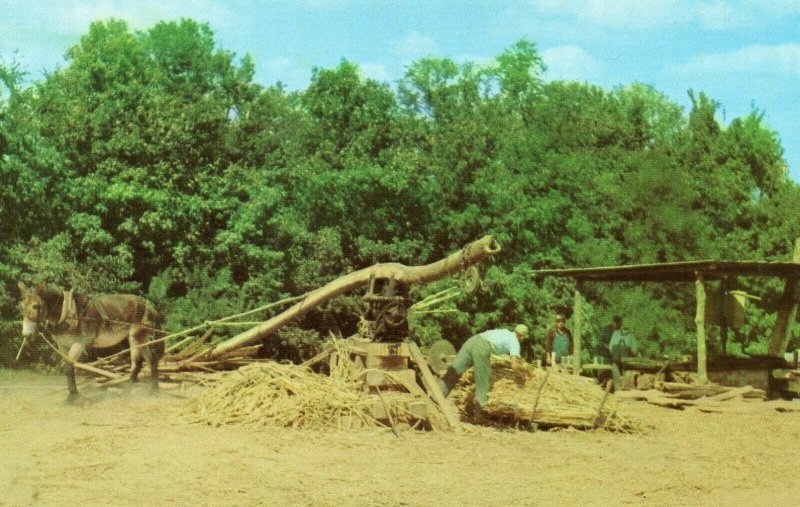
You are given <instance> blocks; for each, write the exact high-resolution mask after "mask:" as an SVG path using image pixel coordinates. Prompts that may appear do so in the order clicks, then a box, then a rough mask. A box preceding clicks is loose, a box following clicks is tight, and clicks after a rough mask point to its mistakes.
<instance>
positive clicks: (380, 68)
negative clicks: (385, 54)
mask: <svg viewBox="0 0 800 507" xmlns="http://www.w3.org/2000/svg"><path fill="white" fill-rule="evenodd" d="M358 68H359V69H360V70H361V75H362V76H364V77H365V78H367V79H374V80H375V81H378V82H380V83H383V82H389V81H391V80H392V78H391V76H390V75H389V71H387V70H386V67H385V66H384V65H383V64H381V63H359V64H358Z"/></svg>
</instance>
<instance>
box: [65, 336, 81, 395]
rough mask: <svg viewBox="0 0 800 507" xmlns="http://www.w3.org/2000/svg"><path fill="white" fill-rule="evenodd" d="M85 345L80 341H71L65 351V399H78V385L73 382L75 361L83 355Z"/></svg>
mask: <svg viewBox="0 0 800 507" xmlns="http://www.w3.org/2000/svg"><path fill="white" fill-rule="evenodd" d="M84 350H85V347H84V346H83V344H81V343H73V344H72V347H70V349H69V352H68V353H67V361H66V366H65V370H64V371H65V373H66V375H67V389H69V394H68V395H67V401H75V400H76V399H78V386H77V385H76V384H75V366H74V364H75V362H77V361H78V360H79V359H80V358H81V356H82V355H83V351H84Z"/></svg>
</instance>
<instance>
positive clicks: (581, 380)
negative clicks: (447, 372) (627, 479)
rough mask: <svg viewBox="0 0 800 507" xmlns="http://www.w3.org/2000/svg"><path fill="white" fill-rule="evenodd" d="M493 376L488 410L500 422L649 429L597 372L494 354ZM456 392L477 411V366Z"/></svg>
mask: <svg viewBox="0 0 800 507" xmlns="http://www.w3.org/2000/svg"><path fill="white" fill-rule="evenodd" d="M492 379H493V383H492V388H491V390H490V391H489V398H488V400H487V402H486V406H485V407H484V412H485V414H486V416H487V417H488V418H489V419H490V420H491V422H493V423H496V424H498V425H509V424H510V425H520V424H521V425H531V424H535V425H537V426H539V427H542V428H554V427H571V428H576V429H594V428H598V429H605V430H609V431H617V432H625V433H634V432H641V431H644V430H645V429H646V427H645V425H644V424H642V423H639V422H637V421H635V420H634V419H631V418H628V417H625V416H623V415H621V414H620V413H619V411H618V404H617V401H616V400H615V399H614V395H613V394H609V393H607V392H606V390H605V389H604V388H603V387H601V386H599V385H598V384H597V382H596V381H595V380H594V379H591V378H587V377H581V376H577V375H572V374H571V373H568V372H563V371H559V370H556V369H550V370H546V369H544V368H536V367H534V366H532V365H530V364H527V363H524V362H522V363H521V364H519V365H517V366H516V367H513V368H512V363H511V360H510V359H509V358H508V357H507V356H505V357H494V356H493V357H492ZM450 397H451V399H452V400H453V402H454V403H455V404H456V406H457V407H459V409H460V410H461V411H462V413H463V414H465V415H466V416H468V417H469V416H470V415H471V414H472V412H473V407H474V397H475V387H474V377H473V373H472V369H471V368H470V369H469V370H467V371H466V372H465V373H464V375H463V376H462V377H461V380H460V381H459V383H458V385H457V386H456V388H455V389H454V390H453V392H452V393H451V394H450Z"/></svg>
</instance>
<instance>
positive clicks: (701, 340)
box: [694, 273, 708, 383]
mask: <svg viewBox="0 0 800 507" xmlns="http://www.w3.org/2000/svg"><path fill="white" fill-rule="evenodd" d="M695 289H696V293H697V312H696V313H695V317H694V323H695V325H696V326H697V376H698V377H699V380H700V382H702V383H707V382H708V373H707V370H706V287H705V283H704V282H703V275H702V273H697V279H696V280H695Z"/></svg>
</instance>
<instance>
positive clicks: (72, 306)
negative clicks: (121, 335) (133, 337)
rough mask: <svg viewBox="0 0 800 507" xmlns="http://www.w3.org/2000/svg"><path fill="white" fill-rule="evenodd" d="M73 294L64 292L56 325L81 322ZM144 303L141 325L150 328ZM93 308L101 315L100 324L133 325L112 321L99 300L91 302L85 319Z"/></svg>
mask: <svg viewBox="0 0 800 507" xmlns="http://www.w3.org/2000/svg"><path fill="white" fill-rule="evenodd" d="M72 292H73V291H72V290H65V291H63V299H64V302H63V304H62V305H61V317H60V318H59V319H58V322H57V323H56V325H59V324H63V323H65V322H73V323H75V324H77V323H78V321H79V317H78V304H77V302H76V301H75V296H74V295H73V293H72ZM143 301H144V306H145V308H144V311H143V312H142V322H141V325H143V326H145V327H148V324H150V322H148V321H147V302H146V301H145V300H143ZM91 306H93V307H94V308H95V310H97V313H98V314H99V315H100V322H114V323H117V324H126V325H130V324H132V323H131V322H122V321H118V320H113V319H111V318H110V317H109V316H108V313H106V309H105V307H104V306H103V304H102V303H100V301H98V300H97V298H92V299H91V300H89V304H88V305H87V306H86V308H85V309H84V310H83V313H84V319H85V316H86V313H87V312H88V311H89V307H91ZM85 320H86V319H85Z"/></svg>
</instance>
